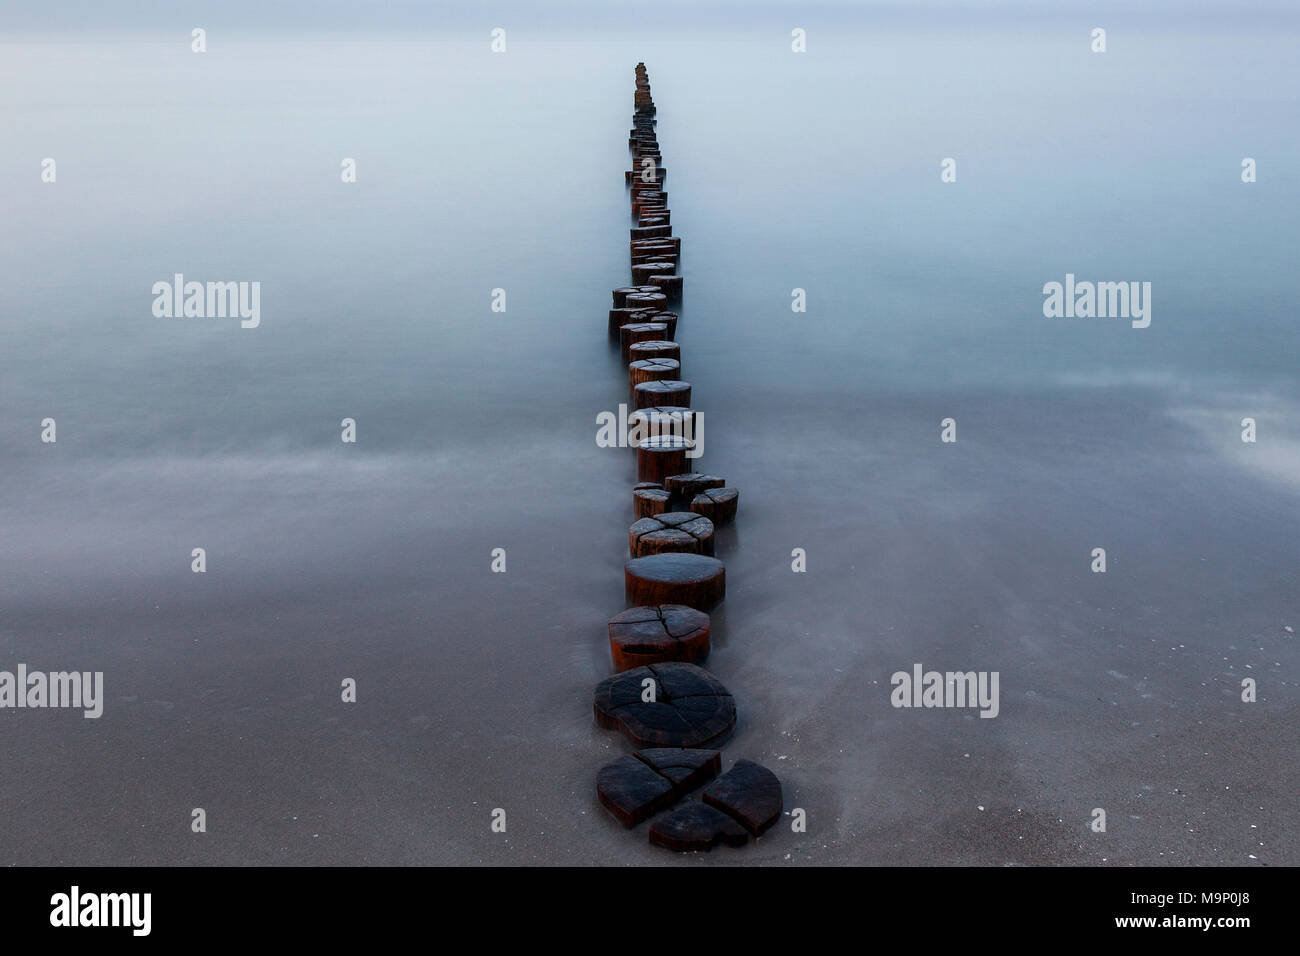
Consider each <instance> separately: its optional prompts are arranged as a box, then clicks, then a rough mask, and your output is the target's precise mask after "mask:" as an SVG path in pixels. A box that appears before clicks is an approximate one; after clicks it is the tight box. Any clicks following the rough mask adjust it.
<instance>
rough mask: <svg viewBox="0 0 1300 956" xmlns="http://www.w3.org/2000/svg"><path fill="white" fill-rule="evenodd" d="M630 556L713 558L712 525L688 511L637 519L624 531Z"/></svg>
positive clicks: (669, 512)
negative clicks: (666, 553) (675, 553)
mask: <svg viewBox="0 0 1300 956" xmlns="http://www.w3.org/2000/svg"><path fill="white" fill-rule="evenodd" d="M627 539H628V550H629V551H630V552H631V554H632V557H634V558H642V557H645V556H646V555H647V554H660V553H662V552H664V551H686V552H690V553H691V554H707V555H709V556H712V555H713V522H712V521H710V520H709V519H708V518H706V517H704V515H697V514H695V513H694V512H692V511H668V512H665V513H664V514H661V515H655V516H654V517H652V518H641V519H639V520H638V521H637V522H636V523H635V524H633V525H632V527H631V528H629V529H628V532H627Z"/></svg>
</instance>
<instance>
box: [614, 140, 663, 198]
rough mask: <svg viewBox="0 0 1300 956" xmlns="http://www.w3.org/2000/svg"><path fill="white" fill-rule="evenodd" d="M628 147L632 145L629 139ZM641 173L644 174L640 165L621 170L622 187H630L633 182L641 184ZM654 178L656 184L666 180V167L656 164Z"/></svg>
mask: <svg viewBox="0 0 1300 956" xmlns="http://www.w3.org/2000/svg"><path fill="white" fill-rule="evenodd" d="M628 145H629V146H631V145H632V140H631V138H630V137H629V139H628ZM642 172H644V170H642V169H641V167H640V164H638V165H637V166H636V168H634V169H625V170H623V185H624V186H631V185H632V184H633V183H634V182H636V183H639V182H641V181H642V180H641V174H642ZM654 176H655V181H656V182H663V181H664V180H666V179H667V178H668V167H667V166H659V165H657V164H656V165H655V168H654Z"/></svg>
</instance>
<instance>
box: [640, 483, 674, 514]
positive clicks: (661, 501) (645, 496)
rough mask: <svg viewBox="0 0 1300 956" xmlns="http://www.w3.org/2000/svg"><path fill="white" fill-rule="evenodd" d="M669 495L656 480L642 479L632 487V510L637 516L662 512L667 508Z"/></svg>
mask: <svg viewBox="0 0 1300 956" xmlns="http://www.w3.org/2000/svg"><path fill="white" fill-rule="evenodd" d="M671 497H672V496H671V495H670V494H669V493H668V492H667V490H665V489H664V487H663V486H662V485H660V484H659V483H658V482H654V481H642V482H639V483H638V484H637V485H636V486H635V487H633V489H632V510H633V511H634V512H635V513H636V516H637V517H638V518H650V517H653V516H654V515H657V514H663V513H664V512H666V511H667V510H668V501H669V499H670V498H671Z"/></svg>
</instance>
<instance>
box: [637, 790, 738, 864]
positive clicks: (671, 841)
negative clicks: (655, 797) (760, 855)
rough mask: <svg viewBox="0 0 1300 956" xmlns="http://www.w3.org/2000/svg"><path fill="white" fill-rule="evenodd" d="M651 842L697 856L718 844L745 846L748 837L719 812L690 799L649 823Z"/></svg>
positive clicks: (734, 822) (705, 804) (736, 824)
mask: <svg viewBox="0 0 1300 956" xmlns="http://www.w3.org/2000/svg"><path fill="white" fill-rule="evenodd" d="M650 842H651V843H653V844H654V845H655V846H661V847H664V848H665V849H668V850H676V851H677V852H679V853H699V852H708V851H709V850H712V849H713V848H714V847H715V846H717V845H718V844H719V843H725V844H726V845H727V846H744V845H745V844H746V843H748V842H749V834H748V833H746V832H745V828H744V827H742V826H741V825H740V824H739V823H737V822H736V821H735V820H733V819H731V817H729V816H727V815H726V814H725V813H723V812H722V811H721V810H717V809H715V808H713V807H711V806H709V805H708V804H707V803H699V802H697V801H694V800H692V801H690V802H689V803H683V804H682V805H681V806H679V807H677V808H676V809H675V810H673V811H672V812H671V813H665V814H664V815H663V816H661V817H658V818H656V819H655V822H654V823H652V824H650Z"/></svg>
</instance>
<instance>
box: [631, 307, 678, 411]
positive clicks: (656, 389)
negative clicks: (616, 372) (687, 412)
mask: <svg viewBox="0 0 1300 956" xmlns="http://www.w3.org/2000/svg"><path fill="white" fill-rule="evenodd" d="M657 324H662V323H657ZM640 341H645V340H644V339H641V340H640ZM632 393H633V394H634V395H635V396H636V401H635V402H634V403H633V404H634V405H635V407H636V408H654V407H655V406H656V405H686V406H689V405H690V404H691V383H690V382H683V381H680V380H676V379H671V380H667V381H664V380H660V381H657V382H642V383H641V384H640V385H638V386H637V387H636V388H634V389H633V390H632Z"/></svg>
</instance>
